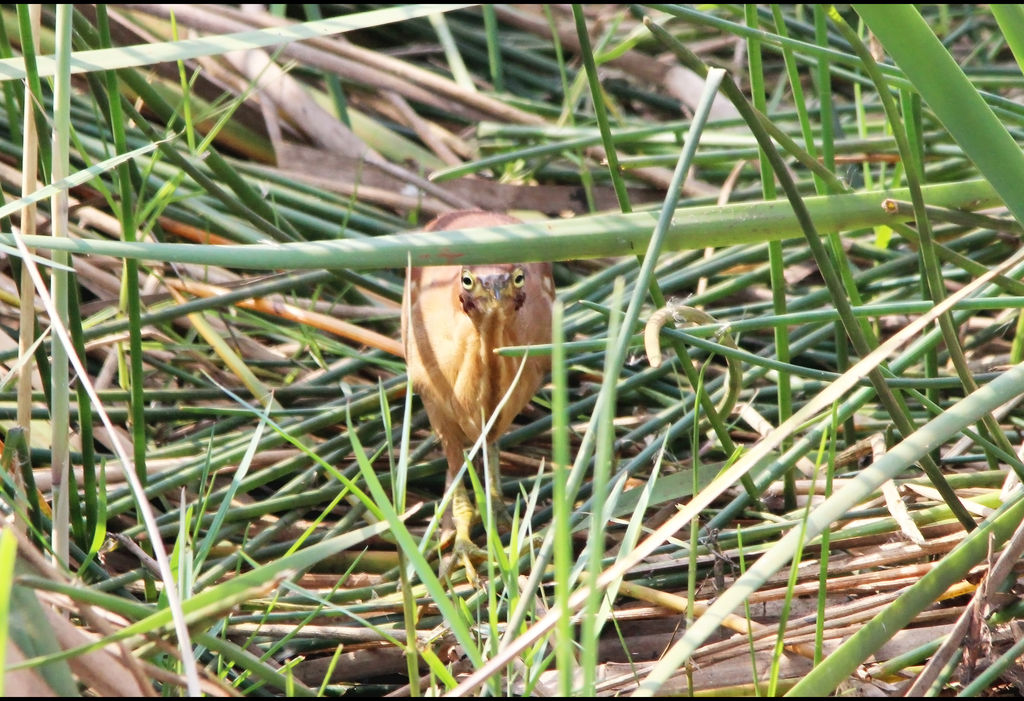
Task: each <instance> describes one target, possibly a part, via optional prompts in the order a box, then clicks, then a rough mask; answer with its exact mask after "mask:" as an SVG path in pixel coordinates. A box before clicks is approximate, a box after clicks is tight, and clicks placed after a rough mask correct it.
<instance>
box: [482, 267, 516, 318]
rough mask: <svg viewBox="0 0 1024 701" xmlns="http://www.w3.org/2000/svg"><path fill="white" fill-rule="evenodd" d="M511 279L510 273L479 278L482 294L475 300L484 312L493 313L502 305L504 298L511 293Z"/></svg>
mask: <svg viewBox="0 0 1024 701" xmlns="http://www.w3.org/2000/svg"><path fill="white" fill-rule="evenodd" d="M511 281H512V280H511V277H510V276H509V275H508V273H499V274H496V275H487V276H484V277H480V278H479V282H480V287H481V288H483V292H482V294H480V295H478V296H477V297H476V299H475V301H476V303H477V304H478V305H479V306H480V308H481V309H482V310H483V311H488V312H489V311H493V310H495V309H497V308H498V307H499V306H500V305H501V301H502V298H504V297H505V296H507V295H508V294H509V292H510V291H511V284H510V283H511Z"/></svg>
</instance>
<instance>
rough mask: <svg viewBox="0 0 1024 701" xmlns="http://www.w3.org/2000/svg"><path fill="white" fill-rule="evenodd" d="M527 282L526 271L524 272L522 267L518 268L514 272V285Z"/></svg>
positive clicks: (518, 285)
mask: <svg viewBox="0 0 1024 701" xmlns="http://www.w3.org/2000/svg"><path fill="white" fill-rule="evenodd" d="M525 284H526V273H524V272H523V269H522V268H516V270H515V272H514V273H512V285H513V286H515V287H522V286H523V285H525Z"/></svg>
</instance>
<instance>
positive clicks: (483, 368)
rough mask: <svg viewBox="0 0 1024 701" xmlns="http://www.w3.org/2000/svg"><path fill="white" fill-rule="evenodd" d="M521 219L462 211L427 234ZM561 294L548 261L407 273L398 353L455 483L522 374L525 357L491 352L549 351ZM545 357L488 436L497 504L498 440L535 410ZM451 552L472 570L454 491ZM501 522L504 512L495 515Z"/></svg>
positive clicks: (459, 493) (464, 503)
mask: <svg viewBox="0 0 1024 701" xmlns="http://www.w3.org/2000/svg"><path fill="white" fill-rule="evenodd" d="M517 222H518V220H517V219H515V218H513V217H510V216H506V215H503V214H494V213H492V212H484V211H462V212H450V213H447V214H443V215H441V216H439V217H437V218H436V219H434V220H433V221H431V222H430V223H429V224H427V226H426V227H425V230H426V231H446V230H453V229H466V228H472V227H478V226H500V225H503V224H513V223H517ZM554 294H555V286H554V281H553V279H552V277H551V264H550V263H503V264H500V265H471V266H461V265H446V266H435V267H426V268H409V269H408V270H407V271H406V277H405V295H404V299H403V303H402V345H403V346H404V348H405V359H406V363H407V365H408V369H409V378H410V380H411V381H412V383H413V389H414V390H415V391H416V393H417V394H419V395H420V398H421V399H422V400H423V406H424V407H425V408H426V410H427V416H428V417H429V419H430V425H431V426H432V427H433V428H434V430H435V431H437V434H438V437H439V438H440V439H441V445H442V447H443V448H444V453H445V457H446V458H447V461H448V479H447V482H448V483H449V484H450V483H451V481H452V480H453V479H454V477H455V475H456V473H457V472H458V471H459V470H460V469H461V468H462V465H463V461H464V457H463V449H464V448H466V447H468V446H471V445H472V444H473V443H475V442H476V440H477V439H478V438H479V437H480V434H481V431H482V430H483V426H484V424H485V423H486V421H487V420H489V419H490V417H491V415H492V414H493V413H494V412H495V410H496V408H497V406H498V404H499V402H500V401H501V399H502V397H503V396H504V395H505V392H506V391H507V390H508V389H509V387H510V386H511V384H512V382H513V379H514V378H515V376H516V373H517V372H518V370H519V366H520V364H521V363H522V362H523V360H522V358H519V357H511V356H502V355H498V354H496V353H494V349H496V348H501V347H503V346H519V345H528V344H536V343H549V342H550V339H551V303H552V301H553V299H554ZM547 364H548V363H547V359H546V358H543V357H531V358H528V359H527V360H526V367H525V368H524V369H523V372H522V376H521V377H520V378H519V382H518V383H517V384H516V385H515V387H514V389H513V390H512V392H511V395H510V397H509V399H508V401H507V402H506V403H505V406H504V407H503V408H502V410H501V413H500V414H499V416H498V419H497V420H496V421H495V423H494V425H493V427H492V428H491V430H490V432H489V433H488V435H487V444H488V446H487V451H486V454H487V462H488V464H487V470H488V473H489V479H490V482H491V486H492V495H493V496H495V497H497V499H496V501H495V505H496V506H500V505H501V501H500V490H499V489H498V487H499V477H500V476H499V473H498V449H497V444H496V442H497V440H498V438H499V437H501V435H502V434H503V433H505V431H506V429H508V427H509V425H510V424H511V423H512V420H513V419H514V418H515V416H516V415H517V414H518V413H519V412H520V411H521V410H522V409H523V407H525V406H526V404H527V403H529V401H530V399H531V398H532V397H533V395H534V393H535V392H536V391H537V389H538V388H539V387H540V384H541V381H542V380H543V377H544V373H545V371H546V370H547ZM455 495H456V496H455V500H454V506H453V511H454V519H453V518H452V512H451V511H450V512H449V513H446V514H445V520H444V522H445V527H446V530H448V531H450V529H451V527H452V525H453V520H454V526H455V531H456V540H455V551H456V554H458V555H461V556H462V557H463V559H464V560H465V561H466V564H467V569H471V568H470V566H469V561H468V554H469V553H471V552H474V551H475V548H474V546H473V545H472V543H471V542H470V541H469V521H470V519H471V518H472V511H470V510H469V509H470V508H471V505H470V502H468V499H467V498H466V496H465V492H464V489H463V488H462V487H461V485H457V486H456V492H455ZM498 512H499V513H498V515H499V516H500V515H504V516H505V517H506V519H507V513H505V511H504V508H500V509H498Z"/></svg>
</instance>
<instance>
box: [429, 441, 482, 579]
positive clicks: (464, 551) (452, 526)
mask: <svg viewBox="0 0 1024 701" xmlns="http://www.w3.org/2000/svg"><path fill="white" fill-rule="evenodd" d="M445 453H446V457H447V458H448V480H447V481H448V484H449V485H450V484H451V483H452V480H455V481H456V482H455V487H454V492H453V494H452V503H451V505H450V506H449V507H448V509H447V510H446V511H445V513H444V515H443V516H442V519H441V531H442V533H441V540H442V542H446V541H447V540H448V539H449V538H450V537H451V536H452V532H453V531H454V536H455V540H454V542H453V543H452V554H451V559H450V560H449V562H448V564H447V565H443V566H442V567H441V571H440V573H439V576H440V578H441V579H443V578H444V575H445V574H446V573H447V571H448V570H449V568H450V567H451V566H452V565H453V564H454V563H455V562H458V561H461V562H462V564H463V566H464V567H465V568H466V578H467V579H468V580H469V582H470V584H473V585H474V586H475V585H476V584H477V582H478V581H479V577H478V576H477V572H476V567H474V565H473V560H477V561H483V560H484V559H486V557H487V552H486V551H484V550H481V549H480V548H478V547H477V546H476V545H475V544H474V543H473V541H472V539H471V538H470V537H469V530H470V527H471V526H472V525H473V517H474V516H475V515H476V507H475V506H474V505H473V499H471V498H470V496H469V494H468V493H467V492H466V485H465V482H464V481H463V480H462V479H461V478H460V477H459V473H460V472H461V470H462V465H463V463H464V461H465V456H464V455H463V454H462V448H461V447H459V446H454V447H450V446H445ZM470 467H471V468H472V466H470Z"/></svg>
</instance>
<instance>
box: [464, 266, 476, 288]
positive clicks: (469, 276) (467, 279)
mask: <svg viewBox="0 0 1024 701" xmlns="http://www.w3.org/2000/svg"><path fill="white" fill-rule="evenodd" d="M474 282H476V280H474V278H473V273H471V272H469V271H468V270H463V271H462V289H464V290H471V289H473V283H474Z"/></svg>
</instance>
